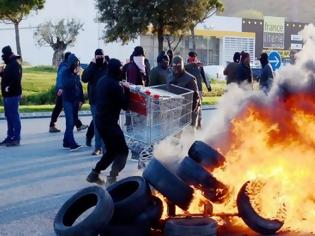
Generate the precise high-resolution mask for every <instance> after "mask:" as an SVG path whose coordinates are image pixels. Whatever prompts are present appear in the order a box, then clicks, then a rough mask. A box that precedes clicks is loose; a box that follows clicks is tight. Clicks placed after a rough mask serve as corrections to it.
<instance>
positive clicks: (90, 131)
mask: <svg viewBox="0 0 315 236" xmlns="http://www.w3.org/2000/svg"><path fill="white" fill-rule="evenodd" d="M93 136H94V122H93V120H91V123H90V125H89V128H88V129H87V131H86V139H87V140H92V138H93Z"/></svg>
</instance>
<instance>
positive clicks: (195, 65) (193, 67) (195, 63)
mask: <svg viewBox="0 0 315 236" xmlns="http://www.w3.org/2000/svg"><path fill="white" fill-rule="evenodd" d="M185 70H186V71H187V72H188V73H189V74H191V75H193V76H195V78H196V80H197V86H198V91H199V97H200V101H202V82H204V83H205V85H206V87H207V90H208V92H211V85H210V82H209V81H208V79H207V78H206V75H205V72H204V69H203V66H202V63H201V62H200V61H199V60H198V57H197V53H196V52H194V51H191V52H189V54H188V64H186V65H185ZM201 118H202V113H201V109H199V113H198V123H197V128H198V129H200V128H201Z"/></svg>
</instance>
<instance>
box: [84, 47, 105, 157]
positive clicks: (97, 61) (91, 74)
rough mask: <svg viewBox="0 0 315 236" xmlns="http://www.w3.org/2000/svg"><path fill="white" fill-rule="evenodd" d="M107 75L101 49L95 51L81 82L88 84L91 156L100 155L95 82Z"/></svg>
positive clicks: (100, 146)
mask: <svg viewBox="0 0 315 236" xmlns="http://www.w3.org/2000/svg"><path fill="white" fill-rule="evenodd" d="M106 73H107V62H106V61H105V57H104V52H103V50H102V49H96V51H95V57H94V59H93V60H92V62H91V63H90V64H89V66H88V67H87V68H86V69H85V70H84V71H83V74H82V81H83V82H84V83H88V97H89V103H90V108H91V113H92V117H93V126H94V134H95V150H94V152H93V153H92V155H100V154H102V142H101V137H100V135H99V133H98V130H97V128H96V125H95V116H96V88H97V82H98V81H99V79H100V78H101V77H103V76H104V75H105V74H106Z"/></svg>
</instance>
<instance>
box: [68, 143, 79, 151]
mask: <svg viewBox="0 0 315 236" xmlns="http://www.w3.org/2000/svg"><path fill="white" fill-rule="evenodd" d="M81 147H82V146H81V145H79V144H74V145H73V146H71V147H70V151H71V152H74V151H77V150H79V149H80V148H81Z"/></svg>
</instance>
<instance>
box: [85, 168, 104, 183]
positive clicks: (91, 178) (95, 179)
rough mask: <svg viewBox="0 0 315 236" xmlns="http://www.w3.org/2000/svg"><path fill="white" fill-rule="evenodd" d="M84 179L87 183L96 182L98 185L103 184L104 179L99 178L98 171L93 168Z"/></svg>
mask: <svg viewBox="0 0 315 236" xmlns="http://www.w3.org/2000/svg"><path fill="white" fill-rule="evenodd" d="M86 181H87V182H89V183H96V184H99V185H104V184H105V181H104V180H103V179H101V178H100V173H98V172H97V171H95V170H92V171H91V173H90V174H89V175H88V176H87V177H86Z"/></svg>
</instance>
